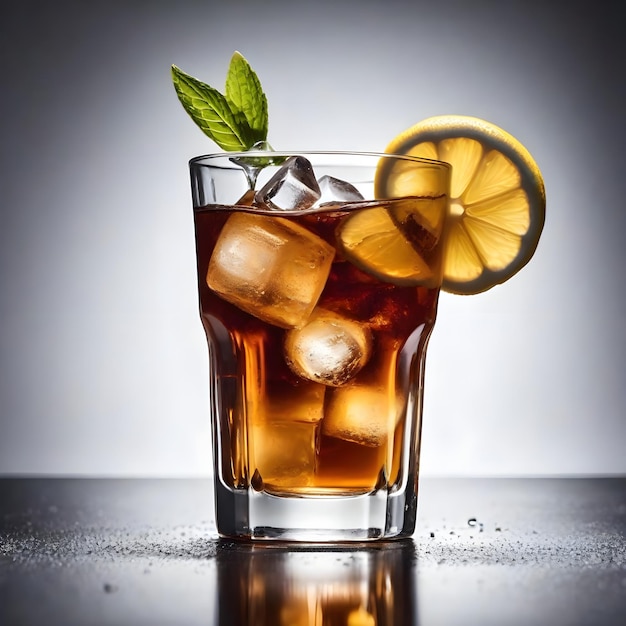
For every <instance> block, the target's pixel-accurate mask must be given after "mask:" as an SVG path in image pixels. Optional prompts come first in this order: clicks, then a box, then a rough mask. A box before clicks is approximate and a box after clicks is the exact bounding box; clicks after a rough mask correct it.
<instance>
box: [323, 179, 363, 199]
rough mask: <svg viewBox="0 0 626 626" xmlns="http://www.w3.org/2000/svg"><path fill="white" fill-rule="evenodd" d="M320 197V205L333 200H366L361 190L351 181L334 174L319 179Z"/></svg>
mask: <svg viewBox="0 0 626 626" xmlns="http://www.w3.org/2000/svg"><path fill="white" fill-rule="evenodd" d="M317 182H318V184H319V187H320V198H319V200H318V201H317V204H318V205H322V204H326V203H332V202H358V201H359V200H364V198H363V195H362V194H361V192H360V191H359V190H358V189H357V188H356V187H355V186H354V185H351V184H350V183H348V182H346V181H345V180H340V179H339V178H334V177H333V176H328V175H325V176H322V177H321V178H320V179H319V180H318V181H317Z"/></svg>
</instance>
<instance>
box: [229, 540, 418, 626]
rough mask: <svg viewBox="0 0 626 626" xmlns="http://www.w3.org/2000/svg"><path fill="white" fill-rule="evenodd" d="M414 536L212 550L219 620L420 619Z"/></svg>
mask: <svg viewBox="0 0 626 626" xmlns="http://www.w3.org/2000/svg"><path fill="white" fill-rule="evenodd" d="M415 558H416V556H415V546H414V543H413V541H411V540H409V541H403V542H394V543H384V544H380V545H377V546H372V545H367V546H364V545H358V546H354V545H350V546H345V547H343V546H332V547H329V546H323V547H321V546H315V547H313V546H306V547H304V546H285V545H281V546H274V545H267V544H265V545H263V546H259V545H244V544H233V543H230V542H226V541H221V542H220V544H219V547H218V553H217V567H218V572H217V575H218V607H217V613H218V616H219V622H218V623H219V624H233V625H234V626H239V625H245V626H252V625H254V626H263V625H268V626H269V625H272V626H322V625H323V626H393V625H398V626H399V625H406V624H416V623H417V584H416V582H415V569H416V562H415Z"/></svg>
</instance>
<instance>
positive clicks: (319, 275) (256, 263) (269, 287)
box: [206, 212, 335, 328]
mask: <svg viewBox="0 0 626 626" xmlns="http://www.w3.org/2000/svg"><path fill="white" fill-rule="evenodd" d="M334 254H335V249H334V248H333V247H332V246H331V245H330V244H328V243H326V242H325V241H324V240H323V239H320V238H319V237H318V236H317V235H314V234H313V233H311V232H309V231H308V230H306V229H305V228H303V227H302V226H299V225H298V224H295V223H294V222H291V221H289V220H287V219H284V218H281V217H268V216H264V215H255V214H252V213H245V212H240V213H233V215H231V216H230V217H229V218H228V220H227V221H226V223H225V224H224V227H223V229H222V232H221V233H220V236H219V238H218V241H217V243H216V245H215V249H214V250H213V254H212V255H211V260H210V261H209V267H208V270H207V275H206V282H207V285H208V286H209V288H210V289H212V290H213V291H215V292H216V293H217V294H219V295H220V296H221V297H222V298H223V299H224V300H227V301H228V302H230V303H231V304H234V305H235V306H237V307H239V308H240V309H242V310H243V311H246V312H247V313H250V314H251V315H254V316H255V317H258V318H259V319H261V320H263V321H265V322H268V323H270V324H274V325H276V326H280V327H281V328H292V327H294V326H299V325H302V324H304V323H305V322H306V320H307V318H308V317H309V315H310V314H311V311H313V308H314V307H315V305H316V303H317V300H318V298H319V297H320V294H321V293H322V290H323V289H324V285H325V283H326V279H327V278H328V274H329V272H330V266H331V264H332V261H333V256H334Z"/></svg>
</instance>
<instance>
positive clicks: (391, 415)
mask: <svg viewBox="0 0 626 626" xmlns="http://www.w3.org/2000/svg"><path fill="white" fill-rule="evenodd" d="M397 405H398V402H397V400H396V398H395V394H394V393H393V391H392V390H390V389H388V388H387V387H382V386H381V387H373V386H372V387H368V386H365V385H349V386H346V387H338V388H337V389H333V390H332V391H329V393H328V394H327V401H326V407H325V413H324V419H323V420H322V433H323V434H324V435H328V436H329V437H337V438H339V439H345V440H346V441H352V442H354V443H360V444H361V445H365V446H371V447H378V446H381V445H383V444H384V443H386V441H387V438H388V437H389V435H390V434H391V433H392V432H393V430H394V429H395V427H396V423H397V421H398V417H399V411H398V408H397Z"/></svg>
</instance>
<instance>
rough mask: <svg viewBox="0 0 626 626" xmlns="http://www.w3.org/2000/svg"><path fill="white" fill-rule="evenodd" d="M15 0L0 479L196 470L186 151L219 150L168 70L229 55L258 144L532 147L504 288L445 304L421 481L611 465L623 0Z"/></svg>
mask: <svg viewBox="0 0 626 626" xmlns="http://www.w3.org/2000/svg"><path fill="white" fill-rule="evenodd" d="M16 4H17V5H18V6H17V8H16V7H14V8H12V9H10V8H7V7H3V9H1V11H2V12H3V15H2V19H1V20H0V31H1V32H0V35H1V36H0V50H1V53H2V59H3V68H4V69H3V72H4V75H5V78H4V80H3V81H2V84H1V85H0V89H1V91H2V93H1V100H0V107H1V113H2V115H1V116H0V124H1V130H2V134H1V137H2V141H1V142H0V157H1V170H0V190H1V197H2V205H1V206H2V208H1V218H2V228H0V261H1V265H0V267H1V274H0V278H1V285H0V286H1V289H2V291H1V293H2V298H1V300H0V303H1V304H0V306H1V313H2V316H1V320H2V323H1V325H0V350H1V352H0V356H1V359H2V362H1V370H0V372H1V376H0V473H13V474H76V475H146V476H151V475H174V476H178V475H181V476H182V475H206V474H208V473H209V472H210V432H209V431H210V429H209V423H208V418H207V394H208V385H207V380H206V377H207V363H206V347H205V340H204V335H203V332H202V330H201V326H200V322H199V318H198V314H197V297H196V290H195V289H196V288H195V265H194V243H193V225H192V216H191V209H190V193H189V184H188V170H187V160H188V159H189V158H190V157H192V156H194V155H196V154H201V153H206V152H211V151H214V150H215V146H214V144H213V143H212V142H210V141H209V140H208V139H207V138H205V137H204V135H202V133H201V132H200V131H199V130H198V129H197V127H196V126H195V125H194V124H193V123H192V122H191V120H190V119H189V118H188V117H187V116H186V114H185V113H184V111H183V109H182V107H181V106H180V104H179V103H178V101H177V99H176V96H175V93H174V90H173V88H172V85H171V80H170V75H169V68H170V65H171V64H172V63H175V64H177V65H179V66H180V67H182V68H183V69H185V70H186V71H188V72H190V73H192V74H194V75H196V76H198V77H200V78H202V79H204V80H206V81H207V82H209V83H211V84H214V85H215V86H218V87H221V86H222V84H223V80H224V78H225V72H226V67H227V65H228V62H229V60H230V56H231V54H232V52H233V51H234V50H240V51H241V52H242V53H243V54H244V56H246V57H247V58H248V60H249V61H250V63H251V64H252V66H253V67H254V68H255V70H256V71H257V73H258V75H259V76H260V78H261V80H262V83H263V85H264V88H265V91H266V93H267V95H268V99H269V113H270V134H269V140H270V142H271V143H272V145H273V146H274V147H275V148H284V149H303V148H310V149H337V150H342V149H345V150H350V149H355V150H358V149H362V150H382V149H384V147H385V146H386V145H387V143H388V142H389V141H390V140H391V138H392V137H394V136H395V135H396V134H397V133H398V132H400V131H402V130H404V129H405V128H406V127H408V126H410V125H412V124H413V123H415V122H417V121H419V120H421V119H422V118H424V117H427V116H430V115H436V114H441V113H463V114H468V115H476V116H478V117H482V118H485V119H488V120H491V121H492V122H495V123H497V124H498V125H500V126H502V127H504V128H505V129H507V130H509V132H511V133H512V134H514V135H516V136H517V137H518V138H519V139H520V140H521V141H522V142H523V143H524V144H525V145H526V146H527V147H528V149H529V150H530V151H531V153H532V154H533V155H534V157H535V159H536V160H537V162H538V164H539V166H540V168H541V169H542V171H543V174H544V177H545V182H546V188H547V197H548V213H547V219H546V225H545V230H544V234H543V238H542V241H541V243H540V245H539V248H538V251H537V253H536V256H535V257H534V259H533V260H532V261H531V263H530V264H529V265H528V266H527V267H526V268H525V269H524V270H523V272H522V273H520V274H519V275H518V276H517V277H515V279H513V280H512V281H510V282H509V283H507V284H506V285H503V286H501V287H498V288H496V289H493V290H492V291H491V292H489V293H486V294H484V295H481V296H476V297H468V298H463V297H459V296H450V295H447V294H444V295H443V296H442V298H441V301H440V313H439V320H438V326H437V327H436V329H435V333H434V335H433V338H432V341H431V345H430V349H429V356H428V362H427V378H426V385H427V389H426V400H425V422H424V440H423V455H422V469H423V472H424V473H427V474H567V473H616V472H626V454H625V442H626V417H625V407H626V392H625V385H624V371H625V369H626V368H625V365H626V359H625V355H626V350H625V348H626V331H625V321H626V304H625V300H626V299H625V298H624V295H623V289H624V279H623V274H622V271H623V268H624V266H625V264H624V261H625V260H626V252H625V250H626V246H624V244H623V236H624V235H623V233H624V232H626V218H625V214H626V211H625V210H624V198H625V197H626V193H625V191H626V189H625V184H624V174H623V172H622V169H623V161H624V159H623V155H622V146H623V144H624V140H625V139H626V137H625V133H624V110H625V109H626V107H625V104H626V102H625V100H626V99H625V98H624V90H625V87H624V81H623V67H622V66H623V64H622V59H623V58H624V44H623V43H620V42H623V37H622V36H621V32H618V25H619V24H620V23H621V22H620V20H618V19H616V16H617V6H618V5H617V3H613V4H612V3H603V4H604V10H602V11H598V12H596V13H594V14H586V13H584V12H583V11H582V10H579V9H578V6H583V5H579V4H578V3H576V2H551V3H545V2H528V0H527V1H525V2H517V1H511V2H503V3H493V2H479V1H474V2H460V1H459V2H452V1H447V2H446V1H444V2H434V1H432V0H431V1H429V2H427V3H426V2H414V3H406V2H396V1H394V0H387V1H386V2H374V1H362V2H359V3H356V2H344V1H341V0H334V1H333V2H323V1H319V2H313V3H302V4H299V3H294V2H271V1H270V2H262V3H261V2H248V1H238V2H219V3H217V2H179V3H175V2H171V3H165V2H126V3H109V2H107V3H101V2H89V3H70V2H58V3H43V2H42V3H32V2H26V1H25V2H23V3H16ZM585 4H586V5H587V4H588V3H585Z"/></svg>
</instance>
